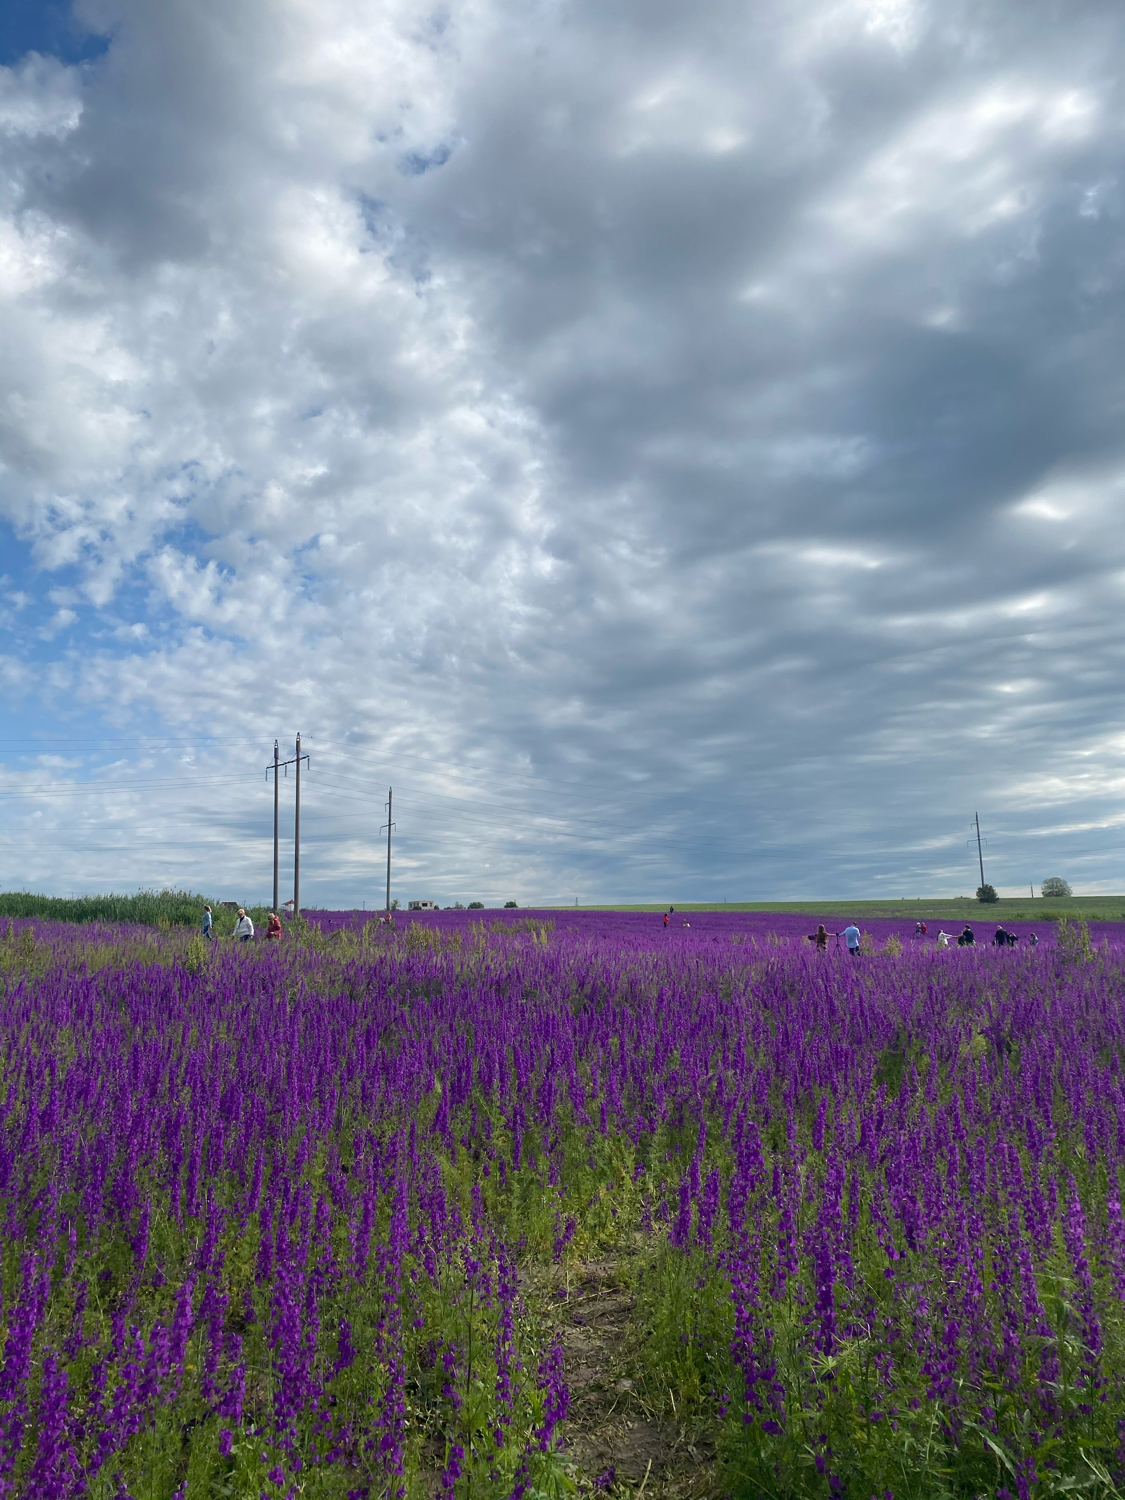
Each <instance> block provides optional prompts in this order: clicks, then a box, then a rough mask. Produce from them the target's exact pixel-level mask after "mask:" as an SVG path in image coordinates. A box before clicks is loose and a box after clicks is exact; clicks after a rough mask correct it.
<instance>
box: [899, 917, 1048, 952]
mask: <svg viewBox="0 0 1125 1500" xmlns="http://www.w3.org/2000/svg"><path fill="white" fill-rule="evenodd" d="M918 929H920V931H918V930H917V929H916V935H917V936H923V935H924V934H925V931H926V924H925V922H919V923H918ZM952 940H953V934H952V933H951V932H939V933H938V935H937V945H938V947H939V948H948V947H949V944H950V942H951V941H952ZM1018 942H1019V936H1018V935H1017V934H1016V933H1014V932H1009V931H1008V929H1007V928H1006V927H997V929H996V931H995V933H994V934H993V936H992V945H993V947H994V948H1014V947H1015V946H1016V944H1017V943H1018ZM976 943H977V939H976V934H975V933H974V932H973V929H972V928H971V927H970V925H969V924H968V922H966V923H965V926H964V927H963V929H962V930H961V931H960V932H959V933H958V934H957V946H958V948H975V947H976ZM1027 945H1028V947H1029V948H1037V947H1038V946H1039V934H1038V933H1036V932H1033V933H1031V934H1030V936H1029V937H1028V939H1027Z"/></svg>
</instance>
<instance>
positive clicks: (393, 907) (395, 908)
mask: <svg viewBox="0 0 1125 1500" xmlns="http://www.w3.org/2000/svg"><path fill="white" fill-rule="evenodd" d="M391 910H392V911H398V897H397V896H395V898H394V899H393V900H392V902H391Z"/></svg>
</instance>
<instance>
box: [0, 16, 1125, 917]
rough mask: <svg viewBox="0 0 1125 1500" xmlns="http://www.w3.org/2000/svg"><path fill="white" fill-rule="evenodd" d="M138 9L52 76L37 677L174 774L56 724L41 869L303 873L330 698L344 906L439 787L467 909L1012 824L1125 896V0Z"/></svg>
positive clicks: (27, 586)
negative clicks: (287, 805)
mask: <svg viewBox="0 0 1125 1500" xmlns="http://www.w3.org/2000/svg"><path fill="white" fill-rule="evenodd" d="M83 14H84V15H85V17H86V20H87V24H89V25H90V26H91V27H93V28H94V29H96V30H99V31H102V32H104V33H106V34H107V35H108V36H109V37H110V45H109V47H108V50H107V51H106V53H105V54H104V56H102V57H100V58H97V59H95V60H94V61H91V62H87V63H84V64H79V65H75V66H66V65H64V64H63V63H61V62H59V61H58V60H57V59H53V58H50V57H42V56H39V55H37V54H31V55H29V56H28V57H26V58H24V59H22V60H17V61H15V62H14V63H13V65H12V67H10V68H8V69H5V70H4V71H3V88H4V94H3V101H2V103H0V128H3V129H4V130H5V132H6V134H5V137H4V139H5V154H6V158H7V162H8V164H9V172H8V174H7V176H8V187H7V188H6V189H5V198H4V204H3V208H4V216H3V226H2V234H3V246H2V251H0V253H2V254H3V258H4V265H5V267H6V269H5V274H4V276H3V278H2V280H3V287H2V291H0V295H2V297H3V305H4V319H5V326H6V330H7V332H6V346H7V348H8V349H9V351H10V358H9V361H8V365H9V368H8V372H7V387H8V388H7V393H6V397H5V400H4V404H3V409H2V411H0V424H2V425H0V437H2V441H3V444H4V454H5V471H4V486H3V501H2V504H3V515H4V518H5V520H6V522H7V524H8V526H9V528H10V531H9V535H10V537H11V543H12V549H13V555H15V556H17V557H18V559H19V560H20V567H19V568H18V569H16V568H9V569H7V572H8V575H9V580H8V582H9V592H10V595H11V600H12V601H14V602H11V603H10V605H9V607H8V609H7V611H6V614H5V617H4V623H5V627H6V629H7V631H8V634H9V646H8V647H7V655H6V657H5V659H4V671H5V681H6V682H7V684H8V686H9V689H10V691H11V692H12V693H13V694H14V695H18V696H19V700H20V703H21V710H20V712H21V714H22V716H23V717H22V719H21V723H22V724H24V725H25V726H26V736H27V738H28V739H30V738H33V737H34V736H35V735H36V734H38V733H43V734H47V733H50V734H52V735H57V736H60V737H61V738H65V735H66V733H67V730H66V723H67V722H68V717H67V716H68V715H73V714H75V713H78V712H80V713H81V714H82V715H83V716H84V718H83V721H82V722H83V725H84V726H86V727H85V728H84V729H83V733H84V734H87V736H88V737H89V735H90V734H91V733H93V731H91V730H90V729H89V725H90V724H94V725H103V726H113V727H106V728H104V729H103V730H102V731H99V732H100V733H102V734H103V737H104V738H107V739H108V738H113V739H114V740H115V743H116V744H117V745H118V746H119V747H120V750H119V752H118V751H115V752H114V753H113V754H112V755H111V754H109V753H108V752H105V751H98V750H97V748H96V747H91V748H88V749H87V750H85V751H82V753H81V755H80V759H79V761H78V762H76V763H74V764H73V765H72V764H70V763H69V762H68V763H67V764H65V765H60V764H56V763H55V762H54V760H52V761H51V763H50V764H47V763H43V764H40V763H38V762H37V761H36V759H35V756H34V754H33V753H32V752H33V751H34V747H30V749H29V747H28V746H27V745H24V746H23V747H22V748H23V750H27V751H28V753H27V754H26V755H23V756H22V758H21V755H20V754H17V753H16V752H15V751H13V752H12V753H11V754H9V755H6V756H5V759H6V761H7V762H8V770H9V783H10V785H11V787H12V788H13V789H14V790H15V791H17V792H20V794H21V795H20V796H18V797H16V798H15V799H13V800H12V802H11V804H10V807H11V811H10V816H9V826H10V830H11V832H10V835H9V837H10V839H11V841H12V842H11V843H10V845H9V849H10V851H11V853H10V855H9V856H7V860H8V865H9V868H10V869H13V876H14V878H15V879H16V880H26V881H28V882H29V883H31V884H36V885H38V886H40V887H46V886H47V885H50V884H51V883H52V882H53V883H54V884H55V886H57V887H58V888H62V887H63V886H66V887H67V888H70V887H73V886H76V885H82V884H83V883H86V884H91V883H93V884H99V883H100V884H105V883H107V882H110V881H113V880H116V881H117V882H118V883H119V884H120V883H122V882H123V881H124V880H125V878H126V875H125V871H126V870H128V871H129V872H132V871H134V870H135V869H136V868H137V867H136V863H135V861H134V862H133V863H128V862H127V861H126V862H125V863H123V862H122V861H123V857H124V851H127V850H128V849H130V848H136V847H145V848H147V849H149V850H160V849H161V848H162V852H160V853H159V855H157V854H156V853H153V854H152V855H151V859H150V865H149V866H146V869H149V868H151V878H152V879H154V880H163V879H175V880H176V881H177V883H179V882H181V881H182V882H183V883H196V884H207V883H208V878H209V874H210V870H211V866H209V864H208V861H209V860H211V861H213V860H214V858H216V857H217V855H216V854H215V852H214V851H215V850H218V849H220V848H221V849H222V850H223V851H224V852H223V854H222V858H223V859H224V861H225V862H226V863H225V868H226V869H227V870H228V871H230V872H232V877H233V876H234V875H237V878H239V879H243V880H259V881H260V884H261V885H262V887H263V888H264V876H263V875H262V874H261V869H262V858H261V853H262V848H263V845H262V844H261V837H262V835H263V834H264V833H266V832H268V809H267V804H266V801H265V800H264V798H263V794H262V791H261V787H260V785H259V782H258V781H257V780H254V781H253V790H251V780H250V778H251V774H253V776H254V777H256V776H257V773H258V769H259V768H258V761H259V760H260V759H261V758H262V756H261V754H259V748H258V747H259V741H260V748H261V750H262V752H263V753H264V752H265V750H267V749H268V747H269V745H271V744H272V739H273V736H274V735H275V734H279V733H282V732H283V731H284V732H285V733H288V732H289V731H290V730H291V729H292V728H295V727H301V728H302V729H303V730H304V731H305V733H306V735H307V736H308V737H309V740H310V743H311V744H312V745H315V746H316V747H317V750H318V755H317V762H316V765H315V767H314V771H313V775H312V777H311V780H310V782H309V790H308V796H309V798H310V799H312V800H311V802H310V807H312V808H313V809H314V812H313V813H312V814H310V816H312V817H313V819H314V821H313V823H312V824H310V825H308V826H309V827H310V828H312V829H314V833H310V838H311V839H312V840H313V842H312V843H311V844H310V850H311V852H310V855H309V859H310V861H311V864H310V865H309V869H310V874H309V876H308V877H307V878H308V879H310V880H314V881H316V882H318V884H317V891H318V893H319V894H320V895H322V896H323V899H324V902H325V903H331V902H332V901H336V900H349V901H350V900H352V899H358V894H359V891H360V889H361V888H366V885H367V884H369V883H372V882H373V881H374V880H375V878H376V877H375V875H374V874H373V872H374V871H375V869H376V864H377V860H378V855H379V850H378V847H377V845H376V843H375V840H374V837H373V835H374V834H377V829H378V823H379V821H380V819H379V816H378V814H379V813H380V810H381V808H380V799H381V797H382V795H383V793H382V791H381V790H380V789H379V788H381V787H382V786H383V785H384V784H385V783H386V782H388V781H394V782H395V784H396V787H401V788H402V792H401V799H402V808H403V812H402V814H401V815H400V814H399V813H397V812H396V819H398V820H399V823H400V833H401V834H402V838H403V859H404V874H405V878H406V879H407V880H408V881H413V882H414V883H415V884H419V886H420V888H421V886H425V889H426V891H427V892H429V893H430V894H433V895H436V896H438V897H439V898H441V899H453V897H454V896H457V895H462V896H469V895H474V894H480V895H482V896H489V897H492V898H501V897H503V896H506V895H513V896H516V897H519V898H521V899H535V898H543V899H549V898H553V897H561V896H564V895H566V894H568V893H572V892H574V893H580V894H582V895H583V896H588V897H594V896H603V897H608V896H612V895H619V896H621V897H622V898H624V897H628V896H638V897H643V896H654V897H656V898H657V899H659V898H660V897H661V896H663V895H664V894H665V892H671V893H683V894H684V895H685V896H686V895H687V894H689V893H690V894H692V895H695V896H698V897H699V898H700V899H706V898H709V897H715V898H720V899H721V898H722V897H723V896H725V895H729V896H730V897H731V899H736V898H737V897H739V896H743V897H768V896H770V895H778V896H783V895H788V896H791V895H796V894H814V893H819V894H822V895H830V894H836V893H841V894H845V893H855V894H861V893H870V894H888V895H899V894H904V893H908V894H916V893H918V892H921V891H927V890H929V891H936V890H950V891H960V890H970V889H971V888H972V886H973V885H975V883H976V882H975V878H974V876H973V866H972V862H971V860H970V859H969V858H968V857H967V853H966V850H965V847H964V840H965V837H966V836H967V832H968V829H967V824H968V821H969V819H970V818H971V816H972V813H973V811H974V810H975V809H976V808H978V807H980V808H981V810H982V815H983V816H985V817H986V819H987V820H988V821H989V826H990V827H991V828H992V829H993V833H994V837H993V842H992V844H991V845H990V878H994V879H995V882H996V883H997V884H998V885H999V886H1001V887H1004V886H1010V887H1013V888H1026V885H1027V883H1028V882H1029V881H1035V882H1038V881H1039V880H1041V879H1042V878H1043V876H1044V875H1046V874H1049V873H1053V872H1055V870H1056V867H1057V868H1058V870H1059V872H1061V873H1065V874H1068V875H1069V876H1070V877H1071V879H1072V881H1073V882H1074V883H1075V884H1076V886H1077V887H1078V888H1080V889H1086V890H1096V889H1114V888H1120V882H1121V872H1122V847H1123V844H1125V840H1122V837H1121V832H1120V828H1121V823H1122V821H1123V819H1125V813H1123V812H1122V810H1121V809H1122V802H1121V793H1122V790H1123V788H1125V765H1123V752H1125V726H1123V723H1122V709H1121V702H1122V691H1121V690H1122V675H1123V674H1122V642H1121V627H1120V619H1121V606H1122V596H1123V581H1125V566H1123V565H1125V555H1123V554H1125V548H1123V545H1122V540H1121V517H1122V485H1123V482H1125V456H1123V453H1122V446H1123V444H1122V428H1121V422H1120V411H1121V407H1122V398H1123V395H1125V392H1123V390H1122V369H1123V360H1122V354H1121V350H1122V349H1123V348H1125V339H1123V333H1125V329H1123V327H1122V322H1123V319H1122V293H1121V287H1122V259H1123V256H1122V251H1123V243H1122V232H1121V230H1122V202H1121V186H1120V165H1119V164H1120V162H1121V160H1122V159H1123V145H1125V142H1123V141H1122V129H1121V110H1120V79H1121V63H1122V50H1123V49H1122V40H1123V23H1122V19H1121V16H1120V13H1119V11H1118V10H1117V9H1116V8H1115V7H1113V6H1109V5H1087V6H1081V5H1077V6H1073V7H1069V8H1068V10H1067V14H1066V16H1065V18H1063V17H1060V16H1059V15H1058V14H1057V12H1056V11H1055V9H1053V8H1051V7H1048V6H1046V5H1037V4H1019V5H1016V4H1014V3H1012V4H1006V5H1001V4H995V5H984V6H981V5H973V6H968V5H965V6H949V5H942V6H926V5H922V4H911V3H906V0H901V3H899V0H878V3H876V0H871V3H853V4H846V3H842V4H829V3H807V4H797V5H789V4H787V5H780V4H779V5H777V6H769V5H766V6H760V7H755V8H753V10H752V12H751V11H747V10H746V8H745V7H741V6H734V5H728V4H723V3H715V4H703V5H697V6H693V7H683V6H671V5H653V4H651V3H647V4H644V5H641V4H635V5H627V4H618V5H608V6H607V5H604V4H598V5H594V4H588V5H581V4H576V5H574V4H572V5H566V6H563V5H545V6H539V7H527V6H515V5H511V6H505V5H499V4H466V5H463V6H454V7H451V8H448V9H443V10H434V9H429V8H426V7H422V6H417V5H413V4H406V3H403V4H400V5H398V6H393V5H391V6H385V7H380V8H378V9H377V10H376V11H372V10H371V9H370V8H369V7H361V6H358V5H354V6H353V5H350V4H345V3H337V4H324V5H318V6H316V7H309V6H303V5H299V4H296V3H293V4H288V5H286V4H282V5H278V4H270V5H268V6H266V5H261V4H254V3H249V0H237V3H225V4H223V5H218V4H200V3H192V4H190V5H189V4H186V3H184V4H178V3H175V4H169V5H167V6H161V7H152V6H148V5H144V4H141V3H139V0H136V3H125V0H121V3H118V0H106V3H104V4H99V7H98V9H97V10H96V11H89V12H84V13H83ZM131 733H132V734H134V738H133V739H132V740H131V739H130V734H131ZM193 735H194V736H196V737H197V738H198V740H199V743H200V744H201V745H202V744H203V743H204V739H205V737H209V741H208V742H209V743H212V744H214V743H215V742H217V741H223V740H225V741H230V742H231V743H232V744H233V743H235V742H237V745H238V747H239V748H238V749H237V750H230V751H228V752H225V753H224V754H223V755H222V756H221V757H218V758H217V759H215V761H214V765H215V767H216V768H217V767H220V766H221V768H222V774H221V775H220V774H219V772H218V770H217V769H214V770H210V771H207V773H206V774H207V775H208V777H209V778H210V780H209V783H208V786H209V791H208V795H207V797H206V798H205V799H203V802H202V805H201V804H200V800H199V799H196V798H189V799H188V805H186V806H185V805H177V806H175V807H174V808H169V807H168V806H166V805H165V806H157V807H154V806H153V801H154V799H153V798H152V797H146V795H145V793H144V790H143V786H142V785H141V783H142V781H143V780H144V777H146V776H148V777H151V778H158V777H159V776H160V775H163V774H165V771H164V770H162V767H163V768H165V769H167V768H168V767H169V766H171V765H172V763H173V762H175V763H176V764H177V765H179V764H181V763H182V758H183V754H184V749H183V747H184V746H185V745H186V744H188V743H189V742H191V741H192V737H193ZM61 738H60V743H61ZM173 741H174V742H173ZM191 753H192V754H194V753H195V752H194V751H193V752H191ZM199 753H200V755H203V753H204V752H203V751H200V752H199ZM208 753H210V752H208ZM232 757H233V759H232ZM118 762H120V764H118ZM243 762H245V766H244V764H243ZM193 764H195V763H194V762H193ZM210 764H211V762H208V765H210ZM122 766H125V767H127V768H131V769H130V770H129V771H128V774H129V775H130V776H131V777H132V778H133V779H134V781H135V783H136V785H135V787H134V788H133V789H132V790H130V789H128V788H127V787H126V788H123V787H121V786H120V785H119V784H118V783H119V782H120V779H121V777H122V775H123V774H125V773H124V772H123V771H122V769H121V767H122ZM232 766H233V767H234V771H232V770H231V767H232ZM196 770H197V772H198V774H199V775H200V776H202V775H203V774H204V770H203V763H202V761H200V762H199V764H198V766H197V767H196ZM235 772H238V773H239V774H242V773H244V774H245V775H246V776H247V778H248V779H247V781H246V783H245V785H244V784H242V783H238V782H234V781H228V780H227V779H226V778H227V777H228V776H229V775H233V774H235ZM193 774H195V773H194V772H193ZM376 780H377V781H378V783H379V787H378V788H377V787H376V785H375V783H376ZM76 784H77V787H76ZM154 784H155V782H154ZM47 793H49V794H50V795H47ZM398 795H399V794H398V793H397V792H396V800H398ZM155 800H156V801H157V802H160V801H161V800H162V799H155ZM259 804H260V805H259ZM75 809H80V810H81V816H80V818H79V819H78V821H77V822H76V821H75V816H76V815H75V811H74V810H75ZM33 830H34V838H32V837H31V833H32V831H33ZM208 851H210V852H208ZM17 856H18V857H17ZM13 857H16V862H17V863H20V862H21V861H22V863H21V864H20V869H19V870H18V872H16V871H15V870H14V866H13V865H12V858H13ZM210 888H211V885H208V889H210Z"/></svg>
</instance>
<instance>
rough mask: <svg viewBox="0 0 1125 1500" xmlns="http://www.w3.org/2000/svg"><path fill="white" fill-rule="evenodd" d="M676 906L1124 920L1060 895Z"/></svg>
mask: <svg viewBox="0 0 1125 1500" xmlns="http://www.w3.org/2000/svg"><path fill="white" fill-rule="evenodd" d="M569 909H570V910H571V911H574V910H578V911H638V912H639V911H652V912H659V911H664V910H665V909H666V908H665V907H664V906H663V905H649V906H580V907H577V908H575V907H571V908H569ZM676 910H677V911H683V912H692V911H769V912H793V913H795V914H799V913H808V914H809V915H810V916H816V915H818V914H819V915H823V916H826V917H829V916H831V917H856V918H857V919H861V918H863V917H885V918H894V917H903V918H909V919H910V920H911V921H918V919H919V918H922V917H924V918H925V919H926V921H930V920H931V918H932V919H933V920H935V921H937V920H940V921H956V920H957V919H958V918H960V919H961V920H962V921H981V920H983V919H987V918H990V917H995V918H996V919H997V920H1000V921H1003V920H1007V921H1010V922H1050V921H1054V920H1057V919H1058V918H1059V917H1067V918H1068V919H1069V920H1070V921H1073V922H1125V896H1066V897H1062V898H1056V899H1054V900H1043V899H1042V898H1041V897H1038V896H1037V897H1036V898H1035V899H1034V900H1032V899H1031V897H1030V896H1009V897H1002V898H1001V899H1000V900H999V901H994V902H991V903H989V904H988V905H985V904H984V903H983V902H980V901H978V900H977V899H976V898H975V897H974V896H932V897H931V896H919V897H917V898H916V899H913V898H912V899H910V900H902V901H684V902H679V901H677V903H676Z"/></svg>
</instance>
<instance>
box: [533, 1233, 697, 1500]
mask: <svg viewBox="0 0 1125 1500" xmlns="http://www.w3.org/2000/svg"><path fill="white" fill-rule="evenodd" d="M647 1259H648V1254H647V1251H646V1250H644V1249H640V1248H638V1249H637V1250H636V1251H634V1252H628V1251H624V1252H622V1253H620V1254H618V1255H616V1256H613V1257H606V1258H604V1259H600V1260H593V1261H586V1262H584V1263H582V1264H581V1266H580V1267H578V1268H577V1270H575V1269H572V1270H571V1272H570V1276H569V1284H566V1283H560V1284H559V1285H557V1287H556V1289H555V1296H554V1304H555V1308H556V1312H555V1318H556V1326H557V1328H558V1330H559V1333H560V1336H561V1338H562V1345H563V1355H564V1360H565V1369H566V1378H567V1384H568V1385H569V1387H570V1418H569V1421H568V1422H567V1426H566V1437H567V1454H568V1457H569V1458H570V1460H571V1462H572V1463H573V1465H574V1470H575V1478H576V1479H577V1480H578V1482H579V1484H580V1486H581V1488H582V1489H583V1490H586V1491H588V1490H589V1489H590V1488H593V1489H596V1490H599V1491H601V1492H602V1493H603V1494H606V1495H610V1496H613V1497H615V1500H624V1497H626V1496H630V1497H634V1500H635V1497H637V1496H638V1495H639V1494H641V1493H642V1487H643V1494H644V1496H645V1497H652V1500H714V1497H718V1496H719V1495H720V1494H721V1493H722V1491H721V1490H720V1488H719V1486H718V1478H717V1473H716V1466H715V1461H714V1460H715V1455H714V1449H713V1447H712V1446H711V1445H710V1444H709V1442H707V1440H706V1439H705V1437H704V1435H703V1434H701V1433H700V1432H699V1431H698V1430H696V1429H694V1428H691V1427H689V1426H688V1425H687V1424H683V1423H681V1422H680V1421H679V1420H678V1417H677V1415H676V1414H674V1413H670V1412H665V1411H663V1410H656V1409H655V1408H654V1404H653V1402H654V1401H655V1399H656V1398H655V1396H654V1394H653V1393H650V1392H649V1391H647V1389H646V1388H645V1384H644V1381H643V1379H638V1378H637V1371H638V1367H639V1361H638V1358H637V1354H638V1349H639V1347H640V1343H641V1340H642V1339H643V1336H644V1330H643V1327H642V1325H641V1322H640V1318H639V1314H638V1310H637V1304H636V1298H635V1295H634V1288H635V1286H636V1283H637V1278H638V1276H639V1274H640V1272H641V1270H642V1269H643V1267H644V1265H645V1264H646V1262H647Z"/></svg>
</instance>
